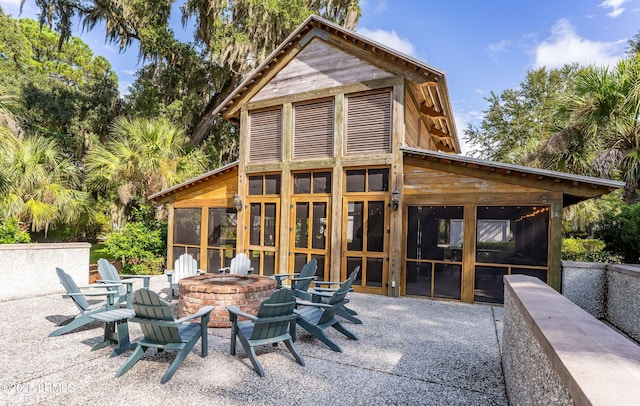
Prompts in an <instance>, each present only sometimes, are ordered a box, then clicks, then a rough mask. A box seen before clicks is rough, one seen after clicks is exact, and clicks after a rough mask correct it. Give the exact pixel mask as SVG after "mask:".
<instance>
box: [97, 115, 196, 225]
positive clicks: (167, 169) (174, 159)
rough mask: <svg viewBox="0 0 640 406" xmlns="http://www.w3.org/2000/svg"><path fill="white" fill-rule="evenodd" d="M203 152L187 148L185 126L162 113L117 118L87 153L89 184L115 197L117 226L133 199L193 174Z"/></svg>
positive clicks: (114, 216) (139, 200) (134, 202)
mask: <svg viewBox="0 0 640 406" xmlns="http://www.w3.org/2000/svg"><path fill="white" fill-rule="evenodd" d="M205 164H206V157H205V155H204V154H203V153H202V152H201V151H200V150H198V149H194V148H191V146H190V145H189V143H188V138H187V137H186V136H185V134H184V132H183V131H182V130H180V129H178V128H177V127H176V126H174V125H173V124H171V123H170V122H169V121H167V120H166V119H153V120H150V119H140V118H139V119H133V120H130V119H126V118H121V119H118V120H116V121H115V122H114V123H113V125H112V127H111V131H110V138H109V139H108V140H107V142H106V143H105V144H104V146H103V145H98V146H96V147H94V148H93V149H91V150H90V151H89V153H88V154H87V158H86V175H87V176H86V184H87V186H88V188H89V189H91V190H93V191H96V192H98V193H102V194H105V195H108V196H110V197H112V198H113V201H114V204H115V207H114V212H113V213H112V217H113V221H114V225H115V226H116V228H119V227H121V226H122V224H123V221H124V218H125V216H126V215H127V214H128V212H129V211H130V210H131V208H132V207H133V206H135V205H136V204H140V203H143V202H144V201H145V198H146V197H147V196H148V195H150V194H153V193H155V192H159V191H161V190H164V189H166V188H168V187H170V186H173V185H175V184H177V183H180V182H182V181H184V180H186V179H189V178H191V177H193V176H196V175H199V174H201V173H202V172H203V171H204V169H205V167H206V165H205Z"/></svg>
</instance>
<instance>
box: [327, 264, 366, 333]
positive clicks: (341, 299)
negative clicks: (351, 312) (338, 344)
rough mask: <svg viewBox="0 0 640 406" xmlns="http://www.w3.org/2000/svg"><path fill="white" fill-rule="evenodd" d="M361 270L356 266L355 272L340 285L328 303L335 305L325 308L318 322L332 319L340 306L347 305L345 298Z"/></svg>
mask: <svg viewBox="0 0 640 406" xmlns="http://www.w3.org/2000/svg"><path fill="white" fill-rule="evenodd" d="M359 271H360V267H356V269H355V270H354V271H353V272H351V275H349V277H348V278H347V279H346V280H345V281H344V282H342V285H340V288H339V289H338V290H336V291H335V292H333V295H332V296H331V298H330V299H329V302H328V303H327V304H330V305H332V306H333V307H332V308H330V309H324V313H323V314H322V317H320V320H319V321H318V324H322V323H326V322H328V321H330V320H331V319H332V318H333V317H334V316H335V314H336V311H338V309H339V308H340V307H342V306H344V305H345V303H346V301H345V298H346V296H347V293H349V290H350V289H351V284H352V283H353V281H354V280H355V279H356V277H357V275H358V272H359Z"/></svg>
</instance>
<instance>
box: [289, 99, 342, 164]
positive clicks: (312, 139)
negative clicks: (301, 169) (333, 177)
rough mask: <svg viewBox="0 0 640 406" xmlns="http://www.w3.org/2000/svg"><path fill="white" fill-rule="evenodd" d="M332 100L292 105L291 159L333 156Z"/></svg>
mask: <svg viewBox="0 0 640 406" xmlns="http://www.w3.org/2000/svg"><path fill="white" fill-rule="evenodd" d="M333 104H334V103H333V100H325V101H321V102H317V103H309V104H301V105H297V106H294V108H293V111H294V113H293V114H294V118H293V120H294V129H293V140H294V148H293V159H302V158H328V157H331V156H333V111H334V107H333Z"/></svg>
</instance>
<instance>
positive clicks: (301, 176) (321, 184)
mask: <svg viewBox="0 0 640 406" xmlns="http://www.w3.org/2000/svg"><path fill="white" fill-rule="evenodd" d="M293 193H294V194H296V195H299V194H317V193H331V172H311V173H309V172H307V173H294V174H293Z"/></svg>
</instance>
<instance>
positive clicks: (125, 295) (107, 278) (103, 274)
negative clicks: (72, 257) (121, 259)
mask: <svg viewBox="0 0 640 406" xmlns="http://www.w3.org/2000/svg"><path fill="white" fill-rule="evenodd" d="M98 273H100V278H102V279H100V280H98V281H96V282H98V283H118V284H120V285H119V286H118V287H117V289H116V290H117V292H118V303H124V302H126V304H127V307H128V308H129V309H130V308H131V300H132V299H133V283H134V282H133V281H132V280H127V279H142V280H143V281H142V283H143V286H144V287H145V288H146V289H149V279H150V278H151V275H120V274H119V273H118V270H117V269H116V267H115V266H113V265H111V263H110V262H109V261H107V260H106V259H104V258H100V259H99V260H98ZM123 278H124V279H123Z"/></svg>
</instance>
